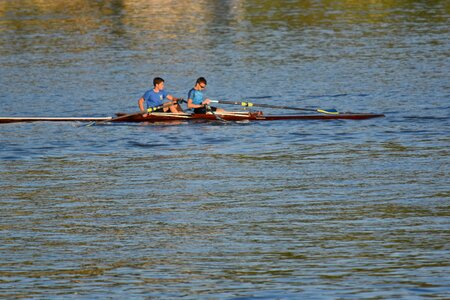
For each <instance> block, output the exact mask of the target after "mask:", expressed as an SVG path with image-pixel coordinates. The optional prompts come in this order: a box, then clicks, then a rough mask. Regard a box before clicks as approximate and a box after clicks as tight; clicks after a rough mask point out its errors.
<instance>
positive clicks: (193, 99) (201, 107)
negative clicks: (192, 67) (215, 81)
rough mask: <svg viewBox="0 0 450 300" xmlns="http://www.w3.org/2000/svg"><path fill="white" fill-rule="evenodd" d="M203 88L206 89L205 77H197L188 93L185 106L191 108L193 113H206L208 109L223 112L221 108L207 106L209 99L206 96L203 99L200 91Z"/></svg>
mask: <svg viewBox="0 0 450 300" xmlns="http://www.w3.org/2000/svg"><path fill="white" fill-rule="evenodd" d="M204 89H206V79H205V78H204V77H199V78H198V79H197V81H196V82H195V86H194V87H193V88H192V89H191V90H190V91H189V93H188V101H187V107H188V108H193V109H194V113H195V114H206V112H207V111H208V109H210V110H211V111H213V112H217V113H224V112H225V110H223V109H221V108H217V107H213V106H209V103H210V102H211V101H210V100H209V99H208V98H206V99H204V96H203V92H202V91H203V90H204ZM207 106H208V107H207Z"/></svg>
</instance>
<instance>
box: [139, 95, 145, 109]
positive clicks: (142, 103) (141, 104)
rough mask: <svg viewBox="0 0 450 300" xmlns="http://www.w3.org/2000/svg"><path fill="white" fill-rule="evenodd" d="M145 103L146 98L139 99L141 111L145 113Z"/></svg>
mask: <svg viewBox="0 0 450 300" xmlns="http://www.w3.org/2000/svg"><path fill="white" fill-rule="evenodd" d="M144 102H145V100H144V98H142V97H141V98H140V99H139V101H138V104H139V109H140V110H141V111H145V107H144Z"/></svg>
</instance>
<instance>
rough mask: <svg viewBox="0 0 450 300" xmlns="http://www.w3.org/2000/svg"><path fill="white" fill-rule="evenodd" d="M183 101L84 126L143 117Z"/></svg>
mask: <svg viewBox="0 0 450 300" xmlns="http://www.w3.org/2000/svg"><path fill="white" fill-rule="evenodd" d="M183 101H184V100H183V99H180V100H178V101H177V102H175V101H171V102H167V103H164V104H163V105H160V106H154V107H149V108H147V110H145V111H139V112H134V113H131V114H126V115H122V116H119V117H115V118H111V119H109V120H104V121H99V122H95V121H94V122H91V123H89V124H87V125H86V126H87V127H88V126H92V125H98V124H104V123H109V122H115V121H118V120H122V119H126V118H128V117H134V116H138V115H143V114H146V113H151V112H154V111H156V110H158V109H161V108H165V107H169V106H172V105H175V104H177V103H178V102H183Z"/></svg>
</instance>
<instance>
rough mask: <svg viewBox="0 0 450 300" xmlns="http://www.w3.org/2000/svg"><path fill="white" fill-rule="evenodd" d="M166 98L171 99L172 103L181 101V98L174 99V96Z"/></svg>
mask: <svg viewBox="0 0 450 300" xmlns="http://www.w3.org/2000/svg"><path fill="white" fill-rule="evenodd" d="M166 98H167V99H169V100H170V101H173V102H178V101H179V100H180V99H181V98H176V97H174V96H172V95H167V97H166Z"/></svg>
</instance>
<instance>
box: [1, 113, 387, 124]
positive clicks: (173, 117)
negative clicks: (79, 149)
mask: <svg viewBox="0 0 450 300" xmlns="http://www.w3.org/2000/svg"><path fill="white" fill-rule="evenodd" d="M125 115H126V114H124V113H118V114H117V116H125ZM379 117H384V115H383V114H369V113H342V114H305V115H267V116H264V115H258V114H255V113H251V114H249V113H247V112H233V113H226V114H216V115H214V114H211V113H208V114H172V113H152V114H149V115H148V116H147V117H145V118H144V117H143V116H142V115H139V114H134V115H129V116H126V117H124V118H119V119H117V120H115V118H112V117H0V123H19V122H101V123H106V122H114V123H126V122H130V123H139V122H150V123H157V122H173V121H190V120H206V121H214V120H225V121H235V122H238V121H282V120H366V119H372V118H379Z"/></svg>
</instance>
